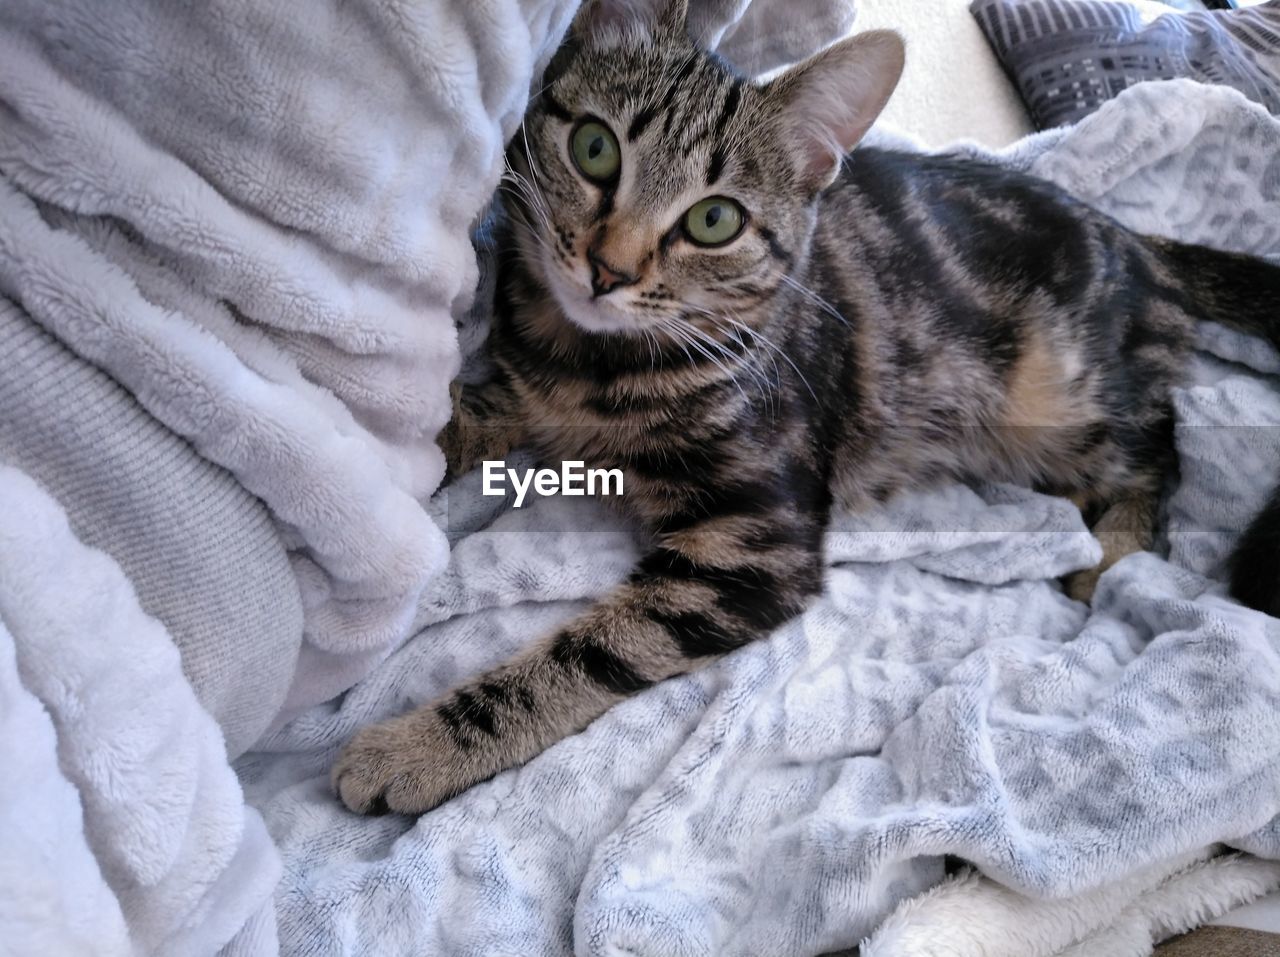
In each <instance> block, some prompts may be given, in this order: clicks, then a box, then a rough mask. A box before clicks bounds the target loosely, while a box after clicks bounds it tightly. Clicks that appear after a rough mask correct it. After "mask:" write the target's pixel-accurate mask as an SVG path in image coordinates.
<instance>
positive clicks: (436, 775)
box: [330, 711, 473, 814]
mask: <svg viewBox="0 0 1280 957" xmlns="http://www.w3.org/2000/svg"><path fill="white" fill-rule="evenodd" d="M330 780H331V781H332V783H333V787H334V789H335V790H336V791H337V792H338V797H339V798H341V800H342V803H343V804H345V805H346V806H347V807H349V808H350V809H351V810H353V811H355V812H356V813H358V814H382V813H386V812H387V811H395V812H397V813H400V814H421V813H423V812H424V811H429V810H431V809H432V808H434V807H436V806H437V805H439V804H442V803H443V802H445V801H447V800H448V799H449V798H451V797H453V796H454V795H455V794H457V793H458V792H459V791H462V790H463V789H465V788H466V787H467V786H468V785H469V784H471V783H473V782H472V781H470V780H468V779H467V776H466V766H465V764H464V762H463V760H462V754H461V752H460V750H459V748H458V747H457V745H456V744H455V743H454V742H453V741H451V740H449V737H448V734H447V731H446V730H445V729H444V728H443V727H442V722H441V721H440V719H439V718H438V717H437V716H436V714H435V713H434V712H432V711H416V712H413V713H411V714H407V715H404V716H403V717H400V718H392V719H391V720H390V721H384V722H382V723H381V724H375V725H371V726H370V727H367V728H363V729H361V730H360V731H358V732H356V735H355V737H353V738H352V739H351V740H350V741H349V742H347V744H346V746H345V747H344V748H343V749H342V751H341V753H340V754H339V755H338V760H337V761H336V762H334V765H333V770H332V771H331V773H330Z"/></svg>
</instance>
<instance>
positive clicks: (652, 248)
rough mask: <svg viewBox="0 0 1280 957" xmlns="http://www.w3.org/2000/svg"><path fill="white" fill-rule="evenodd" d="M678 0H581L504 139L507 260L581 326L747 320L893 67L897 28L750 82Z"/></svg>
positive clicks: (879, 104)
mask: <svg viewBox="0 0 1280 957" xmlns="http://www.w3.org/2000/svg"><path fill="white" fill-rule="evenodd" d="M685 7H686V0H595V2H588V3H587V5H586V6H585V7H584V8H583V10H582V11H581V12H580V13H579V15H578V17H577V19H576V20H575V22H574V25H573V27H572V30H571V35H570V38H569V41H568V42H567V44H566V46H565V48H564V49H563V50H562V52H561V54H560V55H559V56H558V57H557V60H556V61H555V62H554V63H553V66H552V69H551V70H550V71H549V82H548V84H547V86H546V87H545V88H544V89H543V90H542V91H541V93H540V94H539V95H538V96H537V97H536V98H535V100H534V102H533V105H532V106H531V108H530V111H529V114H528V116H527V117H526V121H525V125H524V128H523V129H522V130H521V131H519V132H518V133H517V135H516V140H515V143H514V145H513V149H512V159H511V165H512V172H511V174H510V176H511V179H512V182H513V185H514V187H515V189H516V192H518V193H519V194H520V196H521V199H522V205H523V207H524V212H523V214H522V215H521V216H519V217H517V218H518V219H521V220H523V223H522V224H518V229H517V236H518V240H519V242H520V248H521V251H522V255H523V256H524V258H525V259H526V261H527V262H528V263H529V265H530V266H531V267H532V268H533V269H534V271H535V272H536V273H538V275H539V276H540V278H541V279H542V280H543V282H544V283H545V284H546V285H547V287H548V288H549V289H550V290H551V292H552V294H553V295H554V296H555V298H556V300H557V301H558V302H559V304H560V306H561V308H562V311H563V312H564V313H565V315H566V316H567V317H568V318H569V319H570V320H571V321H572V322H573V323H574V324H575V325H577V326H579V327H580V328H582V329H585V330H588V331H591V332H608V333H635V334H639V333H641V332H642V331H644V330H657V329H659V328H663V327H666V328H670V326H671V324H673V323H680V322H689V323H698V324H699V325H705V324H708V323H710V324H713V325H723V324H724V323H726V322H729V319H730V317H736V321H742V322H747V323H750V322H752V321H753V319H752V317H753V316H754V315H756V314H758V313H761V312H762V310H761V308H760V307H761V305H762V304H764V303H767V301H768V300H769V299H770V298H772V296H773V295H774V294H776V292H777V291H778V289H779V288H781V284H782V283H783V282H784V277H785V276H786V275H787V274H788V272H789V271H790V270H791V269H793V268H794V267H795V266H796V264H797V263H798V262H800V261H801V260H802V259H803V257H804V256H805V255H807V250H808V243H809V238H810V235H811V233H812V229H813V220H814V207H815V199H816V197H817V195H818V193H819V192H820V191H821V190H822V189H823V188H824V187H826V186H828V185H829V184H830V183H831V182H832V181H833V180H834V178H835V176H836V174H837V172H838V171H839V166H840V162H841V159H842V157H843V156H844V154H845V153H846V152H847V151H848V150H850V149H851V148H852V147H853V146H854V145H855V144H856V143H857V142H858V140H860V139H861V138H862V136H863V134H865V133H866V131H867V128H868V127H869V126H870V125H871V123H872V121H873V120H874V119H875V118H876V116H877V115H878V114H879V113H880V111H881V109H882V108H883V107H884V105H885V103H886V102H887V101H888V99H889V95H890V93H891V92H892V91H893V88H894V86H895V85H896V83H897V81H898V77H899V75H900V74H901V71H902V64H903V47H902V41H901V40H900V39H899V38H898V36H897V35H896V34H893V33H888V32H871V33H864V34H859V35H857V36H854V37H852V38H850V39H846V40H843V41H841V42H839V43H837V44H835V45H834V46H831V47H829V48H828V49H826V50H824V51H823V52H821V53H819V54H817V55H816V56H814V57H812V58H810V59H809V60H806V61H804V62H803V63H800V64H798V65H797V66H795V67H794V68H792V69H790V70H788V71H786V72H784V73H782V74H781V75H778V76H776V77H774V78H772V79H771V80H769V81H768V82H763V83H754V82H751V81H748V80H746V79H744V78H742V77H741V76H740V75H738V74H737V73H736V72H735V71H734V70H733V69H732V68H730V67H729V66H728V65H727V64H725V63H724V62H723V61H721V60H720V59H718V58H717V57H715V56H714V55H713V54H711V53H708V52H706V51H705V50H702V49H700V48H699V47H698V46H697V45H696V44H695V43H694V41H693V40H692V39H691V38H690V37H689V35H688V32H687V29H686V25H685V13H686V10H685Z"/></svg>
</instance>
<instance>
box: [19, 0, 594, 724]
mask: <svg viewBox="0 0 1280 957" xmlns="http://www.w3.org/2000/svg"><path fill="white" fill-rule="evenodd" d="M575 7H576V3H575V2H574V0H525V2H520V0H495V2H485V3H419V2H413V0H388V2H381V0H362V2H354V3H348V2H340V0H324V2H318V3H308V4H307V5H306V12H305V15H302V14H301V12H300V8H298V6H297V5H296V4H294V3H291V2H288V0H276V2H272V3H262V2H258V0H218V2H215V3H199V4H194V5H183V4H173V3H170V2H168V0H139V2H135V3H129V4H124V5H119V4H116V5H112V7H111V9H110V14H109V15H106V16H104V15H103V14H104V12H106V11H105V9H104V8H103V6H102V4H101V3H99V2H97V0H11V2H6V3H4V4H3V5H0V110H2V111H3V115H4V121H3V122H2V123H0V295H3V296H5V297H7V298H8V299H10V300H12V301H13V302H14V303H16V304H17V305H18V306H19V307H20V308H21V309H23V310H24V311H25V312H26V313H28V314H29V315H30V316H31V317H32V318H33V319H34V320H35V321H36V322H37V323H39V324H40V325H41V326H42V327H43V328H44V329H45V330H46V331H47V332H48V333H50V334H51V335H52V336H54V337H55V338H56V339H57V340H59V341H60V342H61V343H63V344H64V345H65V346H66V347H67V348H69V349H70V350H71V351H72V352H73V353H75V354H76V355H77V356H79V357H80V358H82V359H84V360H86V361H88V362H91V363H93V364H94V365H96V366H98V367H100V368H101V369H103V370H105V371H106V372H107V373H109V374H110V375H111V376H112V378H114V379H115V380H116V381H117V382H118V383H120V384H121V385H123V386H124V387H125V388H126V389H128V390H129V392H131V393H132V394H133V395H134V396H135V397H137V399H138V401H139V402H140V403H141V404H142V405H143V406H144V407H145V408H146V410H147V411H148V412H149V413H150V414H151V415H152V416H154V418H155V419H157V420H159V421H160V422H161V423H162V424H164V425H165V426H167V427H168V428H169V429H171V430H173V431H174V432H176V433H178V434H179V435H181V436H183V437H184V438H185V439H187V440H188V441H189V442H190V443H191V444H192V445H193V446H194V447H195V449H196V450H197V451H198V452H199V453H200V454H201V455H202V456H203V457H204V458H205V459H207V460H209V461H211V462H213V463H216V464H217V465H218V466H221V467H222V468H224V469H226V470H227V471H228V472H230V473H232V474H233V475H234V476H235V477H236V478H237V479H238V480H239V482H240V484H241V485H243V486H244V487H245V488H247V489H248V490H249V491H250V492H252V493H253V494H254V495H256V496H257V497H258V498H259V499H261V500H262V501H263V502H264V503H265V504H266V505H267V507H268V508H269V509H270V512H271V514H272V516H273V517H274V519H275V521H276V523H277V527H278V529H279V532H280V535H281V537H282V539H283V541H284V543H285V546H286V548H287V549H288V551H289V556H290V560H291V562H292V563H293V566H294V571H295V575H296V579H297V585H298V589H299V592H300V594H301V601H302V607H303V611H304V615H305V622H304V642H303V647H302V653H301V658H300V661H299V667H298V669H297V673H296V675H295V676H294V680H293V686H292V688H291V689H290V693H289V695H288V698H287V700H286V701H285V704H284V710H285V711H286V713H292V712H295V711H297V710H299V709H301V708H304V707H306V706H309V705H312V704H315V703H317V702H320V701H323V700H325V699H327V698H329V697H332V696H333V695H334V694H336V693H337V692H339V691H341V690H343V689H344V688H346V687H348V686H349V685H350V684H351V683H352V682H354V681H355V680H356V679H357V678H358V677H360V676H361V675H363V674H364V673H366V672H367V671H368V669H369V667H370V666H371V665H372V664H373V663H375V662H376V661H378V660H380V659H381V658H382V657H384V656H385V655H386V653H387V651H388V649H389V648H390V647H391V645H392V644H393V643H394V642H397V641H399V640H402V639H403V637H404V635H405V634H406V631H407V628H408V625H409V621H410V618H411V616H412V614H413V610H414V607H415V605H416V603H417V601H418V598H419V596H420V595H421V593H422V589H423V587H424V586H425V585H426V583H427V581H428V580H429V579H430V578H431V577H432V575H434V574H436V573H438V572H439V571H440V569H441V568H442V567H443V566H444V563H445V561H446V557H447V547H446V543H445V539H444V536H443V535H442V534H441V532H440V530H439V529H438V528H437V527H436V526H435V525H434V524H433V523H432V522H431V521H430V520H429V518H428V517H427V515H426V513H425V512H424V511H423V509H422V507H421V506H420V504H419V501H418V500H419V499H421V498H424V497H425V496H427V495H429V494H430V493H431V492H432V491H434V489H435V488H436V486H437V485H438V483H439V480H440V477H441V475H442V474H443V459H442V457H441V455H440V453H439V450H438V449H437V448H436V446H435V445H434V444H433V442H432V439H433V437H434V436H435V434H436V432H437V431H438V430H439V429H440V427H441V426H442V425H443V424H444V422H445V421H446V420H447V418H448V416H449V413H450V403H449V397H448V382H449V380H450V379H451V378H452V377H453V375H454V374H455V373H456V372H457V369H458V362H459V357H458V347H457V337H456V335H455V332H454V325H453V316H454V315H455V314H457V315H461V314H463V313H465V310H466V307H467V306H468V305H469V303H470V300H471V296H472V293H473V290H474V287H475V283H476V275H477V274H476V265H475V256H474V252H473V250H472V247H471V244H470V242H469V238H468V233H469V230H470V228H471V226H472V225H473V223H474V222H475V220H476V218H477V216H478V215H479V213H480V212H481V211H482V210H483V209H484V207H485V205H486V204H487V203H488V200H489V196H490V194H491V192H492V190H493V187H494V185H495V184H496V182H497V179H498V176H499V174H500V172H501V169H502V155H503V148H504V144H505V142H506V140H507V138H508V137H509V136H510V135H511V133H512V132H513V131H514V129H515V127H516V125H517V124H518V123H519V121H520V118H521V116H522V114H523V111H524V107H525V103H526V100H527V97H528V92H529V83H530V81H531V78H532V77H533V76H534V75H535V73H536V72H537V71H539V70H540V69H541V66H542V64H544V63H545V61H546V59H547V58H548V57H549V56H550V53H551V52H552V51H553V49H554V48H555V46H556V45H557V44H558V42H559V39H560V37H561V35H562V34H563V31H564V29H565V26H566V25H567V23H568V19H569V17H570V16H571V14H572V12H573V10H574V8H575ZM53 441H55V438H54V437H51V438H50V442H51V443H52V442H53ZM106 480H109V477H106ZM203 531H204V530H202V529H200V530H197V533H201V532H203ZM245 640H252V636H245Z"/></svg>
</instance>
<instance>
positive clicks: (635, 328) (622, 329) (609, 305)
mask: <svg viewBox="0 0 1280 957" xmlns="http://www.w3.org/2000/svg"><path fill="white" fill-rule="evenodd" d="M542 267H543V268H542V272H543V276H544V278H545V281H546V284H547V288H548V289H550V290H551V295H552V296H553V297H554V298H555V301H556V304H557V305H559V306H560V311H561V312H563V313H564V315H565V318H566V319H568V320H569V321H570V322H572V323H573V324H574V325H575V326H577V327H578V328H579V329H582V330H583V331H585V332H594V333H601V334H603V333H613V334H619V333H622V334H638V333H640V332H642V331H644V329H645V328H646V326H647V325H648V323H647V322H646V321H645V319H643V318H641V317H639V316H637V315H636V314H635V312H634V311H633V310H631V309H628V308H627V306H626V304H625V301H624V298H623V297H625V296H626V295H628V294H627V293H626V292H625V291H622V292H615V293H613V294H611V295H608V296H600V297H598V298H596V297H593V296H592V294H591V289H590V287H589V286H585V285H583V284H580V283H578V282H575V281H574V280H573V279H572V278H570V277H566V276H565V275H564V274H563V272H562V271H561V270H559V269H555V268H554V267H551V266H550V265H549V264H548V263H547V262H545V260H544V262H543V264H542Z"/></svg>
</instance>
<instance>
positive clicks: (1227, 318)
mask: <svg viewBox="0 0 1280 957" xmlns="http://www.w3.org/2000/svg"><path fill="white" fill-rule="evenodd" d="M1148 241H1149V242H1150V243H1151V245H1152V247H1154V249H1155V250H1156V252H1157V254H1158V255H1159V256H1160V258H1161V259H1163V260H1164V263H1165V265H1166V266H1168V267H1169V268H1170V270H1171V271H1172V273H1173V275H1174V276H1175V277H1176V280H1177V283H1178V288H1179V290H1180V291H1181V293H1182V296H1180V297H1179V298H1181V299H1182V300H1183V301H1182V306H1183V308H1184V309H1185V310H1186V311H1187V312H1188V313H1190V314H1191V315H1193V316H1195V317H1196V318H1197V319H1211V320H1213V321H1214V322H1220V323H1222V324H1223V325H1225V326H1231V327H1232V328H1233V329H1240V330H1241V331H1243V332H1250V333H1253V334H1254V335H1258V336H1262V337H1263V338H1264V339H1266V340H1267V341H1269V342H1270V343H1271V344H1272V345H1274V346H1275V347H1276V348H1278V349H1280V265H1276V264H1274V263H1271V262H1268V261H1267V260H1265V259H1259V258H1258V257H1257V256H1249V255H1246V254H1244V253H1231V252H1225V251H1223V250H1221V249H1210V248H1209V247H1208V246H1192V245H1189V244H1187V243H1179V242H1174V241H1173V240H1170V239H1155V238H1151V239H1149V240H1148Z"/></svg>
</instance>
